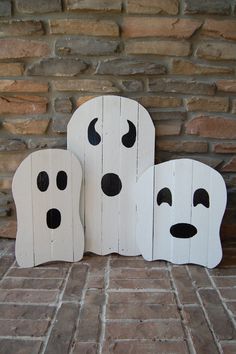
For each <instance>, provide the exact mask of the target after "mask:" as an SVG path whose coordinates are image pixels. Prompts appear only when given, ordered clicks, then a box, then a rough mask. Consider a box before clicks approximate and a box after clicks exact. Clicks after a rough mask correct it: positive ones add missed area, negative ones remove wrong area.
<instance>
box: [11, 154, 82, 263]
mask: <svg viewBox="0 0 236 354" xmlns="http://www.w3.org/2000/svg"><path fill="white" fill-rule="evenodd" d="M81 182H82V169H81V166H80V163H79V161H78V160H77V158H76V157H75V156H74V155H73V154H72V153H71V152H70V151H66V150H59V149H48V150H41V151H37V152H34V153H32V154H31V155H29V156H28V157H27V158H26V159H25V160H24V161H23V162H22V163H21V164H20V166H19V167H18V169H17V171H16V173H15V175H14V179H13V186H12V189H13V197H14V200H15V203H16V210H17V237H16V260H17V262H18V264H19V265H20V266H22V267H32V266H36V265H38V264H42V263H44V262H49V261H56V260H63V261H70V262H72V261H79V260H80V259H81V258H82V256H83V252H84V231H83V228H82V224H81V221H80V213H79V200H80V188H81Z"/></svg>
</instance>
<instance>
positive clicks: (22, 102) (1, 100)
mask: <svg viewBox="0 0 236 354" xmlns="http://www.w3.org/2000/svg"><path fill="white" fill-rule="evenodd" d="M47 102H48V99H47V98H46V97H42V96H0V114H3V113H4V114H6V113H10V114H43V113H46V111H47Z"/></svg>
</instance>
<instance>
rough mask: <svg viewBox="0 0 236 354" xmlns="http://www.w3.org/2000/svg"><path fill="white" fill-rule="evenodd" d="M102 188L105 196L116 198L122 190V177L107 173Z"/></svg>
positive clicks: (103, 178)
mask: <svg viewBox="0 0 236 354" xmlns="http://www.w3.org/2000/svg"><path fill="white" fill-rule="evenodd" d="M101 187H102V191H103V193H104V194H106V195H107V196H108V197H114V196H115V195H117V194H119V193H120V191H121V188H122V183H121V180H120V177H119V176H118V175H116V174H115V173H107V174H105V175H104V176H103V177H102V181H101Z"/></svg>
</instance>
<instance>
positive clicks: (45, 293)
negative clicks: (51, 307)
mask: <svg viewBox="0 0 236 354" xmlns="http://www.w3.org/2000/svg"><path fill="white" fill-rule="evenodd" d="M57 296H58V291H56V290H37V291H34V290H5V289H0V301H1V302H4V303H8V302H15V303H18V302H19V303H23V302H24V303H27V304H29V303H31V304H33V303H37V304H48V303H55V301H56V300H57Z"/></svg>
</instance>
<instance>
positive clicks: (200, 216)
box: [137, 159, 227, 268]
mask: <svg viewBox="0 0 236 354" xmlns="http://www.w3.org/2000/svg"><path fill="white" fill-rule="evenodd" d="M137 194H138V224H137V228H138V232H137V234H138V245H139V248H140V251H141V254H142V255H143V257H144V258H145V259H146V260H149V261H151V260H158V259H162V260H167V261H170V262H172V263H177V264H184V263H195V264H200V265H203V266H207V267H209V268H213V267H215V266H216V265H217V264H218V263H219V262H220V260H221V258H222V248H221V242H220V235H219V231H220V224H221V221H222V218H223V214H224V211H225V207H226V198H227V197H226V187H225V183H224V180H223V178H222V176H221V175H220V174H219V173H218V172H216V171H215V170H214V169H213V168H211V167H209V166H207V165H205V164H203V163H200V162H197V161H194V160H190V159H180V160H172V161H168V162H164V163H161V164H159V165H156V166H153V167H150V168H149V169H148V170H147V171H146V172H145V173H144V174H143V175H142V176H141V178H140V179H139V181H138V185H137Z"/></svg>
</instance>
